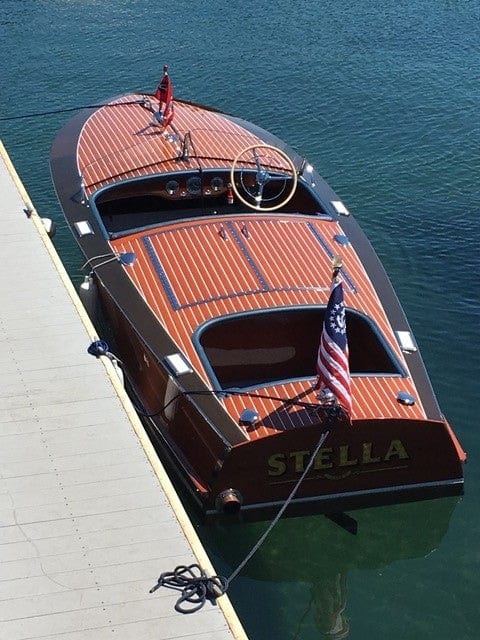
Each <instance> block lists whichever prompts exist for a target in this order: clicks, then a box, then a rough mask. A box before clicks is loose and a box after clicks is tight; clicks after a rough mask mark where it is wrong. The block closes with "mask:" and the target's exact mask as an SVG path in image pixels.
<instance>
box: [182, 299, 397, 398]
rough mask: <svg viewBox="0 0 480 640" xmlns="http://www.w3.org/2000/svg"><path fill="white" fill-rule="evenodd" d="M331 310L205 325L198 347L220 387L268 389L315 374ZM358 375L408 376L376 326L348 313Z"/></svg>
mask: <svg viewBox="0 0 480 640" xmlns="http://www.w3.org/2000/svg"><path fill="white" fill-rule="evenodd" d="M324 314H325V308H322V307H311V306H309V307H289V308H277V309H266V310H261V311H255V312H247V313H239V314H234V315H230V316H227V317H223V318H220V319H215V320H212V321H209V322H207V323H205V324H204V325H203V326H202V327H200V328H199V329H198V330H197V332H196V334H195V336H194V343H195V346H196V348H197V351H198V352H199V353H200V355H201V357H202V361H203V363H204V366H205V368H206V370H207V372H208V374H209V375H210V377H211V379H212V382H213V383H214V384H215V385H216V387H217V388H218V389H221V390H228V389H237V388H254V387H265V386H269V385H273V384H279V383H281V382H286V381H291V380H299V379H308V378H312V377H314V375H315V361H316V357H317V351H318V343H319V338H320V330H321V327H322V324H323V317H324ZM346 324H347V337H348V344H349V347H350V358H349V360H350V373H351V375H352V376H404V375H405V371H404V370H403V367H402V366H401V364H400V363H399V361H398V359H397V357H396V356H395V354H394V353H393V351H392V350H391V348H390V347H389V345H388V343H387V342H386V340H385V339H384V338H383V336H382V334H381V332H380V330H379V329H378V328H377V326H376V325H375V323H374V322H373V321H372V320H371V319H370V318H369V317H368V316H366V315H364V314H362V313H359V312H358V311H354V310H352V309H347V310H346Z"/></svg>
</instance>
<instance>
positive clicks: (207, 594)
mask: <svg viewBox="0 0 480 640" xmlns="http://www.w3.org/2000/svg"><path fill="white" fill-rule="evenodd" d="M227 586H228V585H227V581H226V579H225V578H224V577H222V576H207V574H206V573H205V571H204V570H203V569H202V568H201V567H200V565H198V564H191V565H189V566H186V565H179V566H178V567H176V568H175V569H174V570H173V571H165V572H164V573H161V574H160V576H159V578H158V581H157V584H155V585H154V586H153V587H152V588H151V589H150V591H149V593H154V592H155V591H156V590H157V589H159V588H160V587H167V588H168V589H174V590H175V591H180V592H181V596H180V597H179V598H178V600H177V602H176V603H175V611H178V613H195V611H198V610H199V609H201V608H202V607H203V605H204V604H205V602H206V601H207V600H208V601H209V602H210V603H211V604H213V605H215V604H216V599H217V598H219V597H220V596H222V595H223V594H224V593H225V591H226V590H227Z"/></svg>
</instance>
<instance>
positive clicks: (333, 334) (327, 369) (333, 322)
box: [316, 277, 352, 416]
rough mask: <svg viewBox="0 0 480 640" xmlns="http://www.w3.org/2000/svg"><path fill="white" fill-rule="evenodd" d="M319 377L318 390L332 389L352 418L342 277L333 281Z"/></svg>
mask: <svg viewBox="0 0 480 640" xmlns="http://www.w3.org/2000/svg"><path fill="white" fill-rule="evenodd" d="M317 375H318V379H317V384H316V388H317V389H325V388H326V389H329V390H330V391H331V392H332V393H333V395H334V396H335V398H336V399H337V402H338V404H340V405H341V406H342V407H343V408H344V409H345V411H346V412H347V413H348V415H349V416H350V415H351V413H352V392H351V388H350V367H349V365H348V343H347V326H346V322H345V303H344V301H343V286H342V280H341V278H340V277H336V278H335V279H334V280H333V282H332V287H331V289H330V298H329V300H328V304H327V308H326V310H325V317H324V320H323V329H322V336H321V339H320V346H319V348H318V356H317Z"/></svg>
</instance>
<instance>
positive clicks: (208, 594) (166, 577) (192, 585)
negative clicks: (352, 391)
mask: <svg viewBox="0 0 480 640" xmlns="http://www.w3.org/2000/svg"><path fill="white" fill-rule="evenodd" d="M88 352H89V353H90V354H91V355H94V356H96V357H97V358H98V357H100V356H107V357H108V358H110V359H111V360H116V361H117V362H118V363H119V364H120V365H122V362H121V360H119V359H118V358H117V357H116V356H115V355H114V354H113V353H111V352H110V351H109V348H108V344H107V343H106V342H105V341H103V340H97V341H96V342H93V343H92V344H91V345H90V346H89V347H88ZM218 393H222V392H219V391H217V390H214V389H209V390H206V391H182V392H179V393H178V394H176V395H175V396H174V397H173V398H172V399H171V400H170V401H169V402H168V403H167V404H166V405H164V406H163V407H162V408H161V409H160V410H159V411H157V412H156V413H154V414H145V413H141V412H140V411H138V408H137V407H136V406H135V405H134V408H135V409H136V410H137V411H138V412H139V413H140V415H143V416H144V417H153V416H155V415H158V414H159V413H161V412H162V411H164V410H165V409H166V408H167V407H168V406H169V404H171V403H172V402H174V401H175V400H176V399H177V398H179V397H181V396H183V395H185V396H187V395H196V394H218ZM223 393H232V394H235V395H237V394H238V395H246V396H249V397H252V396H253V397H255V396H257V394H255V393H252V392H245V393H243V392H242V391H241V390H237V389H235V390H227V391H225V392H223ZM258 397H262V398H265V397H269V398H270V399H272V400H277V401H280V402H281V401H283V402H285V403H290V404H300V405H301V406H304V407H310V408H316V409H319V408H320V407H319V406H318V405H313V404H312V403H306V402H300V401H295V400H290V399H284V398H277V397H275V396H265V395H261V394H258ZM322 408H323V409H324V410H325V411H326V413H327V418H328V419H327V424H326V426H327V427H328V426H330V425H331V424H332V423H333V421H334V420H335V419H336V418H338V415H339V413H340V412H342V411H343V409H342V407H340V406H329V407H322ZM329 434H330V429H327V430H324V431H322V433H321V434H320V438H319V440H318V442H317V444H316V445H315V448H314V449H313V451H312V453H311V455H310V458H309V460H308V462H307V465H306V466H305V469H304V470H303V473H302V475H301V476H300V478H299V479H298V480H297V482H296V483H295V486H294V487H293V489H292V490H291V492H290V494H289V495H288V497H287V498H286V500H285V502H284V503H283V504H282V506H281V507H280V509H279V510H278V513H277V514H276V516H275V518H274V519H273V520H272V522H271V523H270V524H269V526H268V527H267V529H266V530H265V532H264V533H263V534H262V535H261V536H260V538H259V539H258V540H257V542H256V543H255V544H254V545H253V547H252V548H251V549H250V551H249V552H248V553H247V555H246V556H245V558H244V559H243V560H242V562H240V564H239V565H238V566H237V568H236V569H235V570H234V571H233V572H232V573H231V574H230V575H229V576H228V578H225V577H224V576H218V575H214V576H208V575H207V574H206V573H205V571H204V570H203V569H202V568H201V567H200V566H199V565H198V564H191V565H188V566H187V565H178V566H177V567H176V568H175V569H174V570H173V571H165V572H163V573H161V574H160V576H159V577H158V580H157V582H156V584H155V585H154V586H153V587H152V588H151V589H150V591H149V593H154V592H155V591H156V590H157V589H159V588H160V587H167V588H168V589H174V590H175V591H180V592H181V595H180V597H179V598H178V600H177V601H176V603H175V610H176V611H178V612H179V613H194V612H195V611H198V610H199V609H201V608H202V607H203V606H204V604H205V602H206V601H207V600H209V601H210V602H211V603H212V604H215V601H216V599H217V598H219V597H220V596H222V595H223V594H224V593H225V592H226V591H227V589H228V588H229V586H230V584H231V583H232V581H233V580H235V578H236V577H237V576H238V574H239V573H240V572H241V571H242V569H243V568H244V567H245V565H246V564H248V562H249V561H250V560H251V559H252V557H253V556H254V555H255V553H256V552H257V551H258V550H259V549H260V547H261V546H262V544H263V543H264V542H265V540H266V539H267V537H268V536H269V535H270V533H271V531H272V529H273V528H274V527H275V525H276V524H277V523H278V521H279V520H280V518H281V517H282V516H283V514H284V513H285V511H286V509H287V508H288V506H289V504H290V503H291V501H292V500H293V498H294V497H295V495H296V493H297V491H298V489H299V488H300V486H301V484H302V482H303V481H304V479H305V477H306V475H307V474H308V472H309V471H310V469H311V468H312V465H313V463H314V461H315V457H316V456H317V454H318V452H319V451H320V449H321V447H322V445H323V444H324V442H325V440H326V439H327V437H328V435H329Z"/></svg>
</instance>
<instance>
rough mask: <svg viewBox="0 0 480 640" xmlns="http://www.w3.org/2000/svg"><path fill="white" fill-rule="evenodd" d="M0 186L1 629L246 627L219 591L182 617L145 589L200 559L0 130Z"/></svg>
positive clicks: (87, 634) (25, 633)
mask: <svg viewBox="0 0 480 640" xmlns="http://www.w3.org/2000/svg"><path fill="white" fill-rule="evenodd" d="M0 192H1V193H2V201H1V203H0V215H1V220H2V229H3V238H4V250H3V256H2V257H3V259H2V270H1V272H0V291H1V301H2V307H1V313H0V329H1V331H0V346H1V348H0V638H2V639H5V640H7V639H8V640H27V639H33V638H43V639H48V640H54V639H55V638H68V640H93V639H95V640H98V639H101V638H107V637H108V638H117V639H119V640H120V639H121V640H129V639H132V640H133V639H135V640H149V639H152V640H162V639H167V638H175V639H182V638H192V637H195V638H196V639H198V640H201V639H204V640H207V639H208V640H214V639H215V640H227V639H229V638H232V637H236V638H239V639H240V638H245V635H244V632H243V630H242V627H241V625H240V624H239V622H238V620H237V619H236V616H235V614H234V612H233V610H232V608H231V605H230V604H229V601H228V599H227V598H226V597H225V596H224V597H222V598H221V599H220V600H219V604H220V605H221V607H212V606H210V605H209V604H207V605H206V607H204V609H202V610H201V611H200V612H198V613H196V614H194V615H192V616H182V615H181V614H178V613H176V612H175V611H174V610H173V605H174V602H175V600H176V597H177V594H176V593H175V592H172V591H169V590H166V589H165V590H162V589H161V590H159V591H157V592H156V594H154V595H150V594H149V593H148V590H149V588H150V587H151V586H152V585H153V584H154V583H155V582H156V579H157V577H158V575H159V573H160V572H162V571H166V570H171V569H173V568H174V567H175V566H176V565H177V564H184V563H186V564H190V563H192V562H195V561H197V559H198V561H199V562H200V564H202V566H204V567H205V568H206V569H207V570H208V568H209V562H208V558H207V557H206V555H205V552H204V551H203V549H202V547H201V546H200V544H199V542H198V539H197V538H196V535H195V533H194V532H193V529H192V527H191V525H190V523H189V521H188V519H187V518H186V516H185V513H184V512H183V509H182V508H181V506H180V504H179V502H178V499H177V498H176V496H175V494H174V492H173V491H172V488H171V485H170V484H169V482H168V479H167V478H166V476H165V474H164V472H163V470H162V468H161V466H160V465H159V463H158V461H156V459H155V456H154V454H153V452H152V450H151V448H150V446H149V443H148V440H147V439H146V438H145V436H144V433H143V430H142V427H141V425H140V423H139V422H138V419H137V418H136V416H135V414H134V413H133V412H132V411H131V409H130V410H129V409H128V406H129V405H128V400H127V399H126V397H125V394H124V392H123V390H122V388H121V386H120V385H119V383H118V381H115V378H114V377H112V378H109V377H108V376H107V375H106V371H105V368H106V370H107V372H108V373H109V374H110V375H112V369H111V366H110V365H109V363H108V362H107V363H105V367H104V366H103V364H102V362H101V361H99V360H95V359H94V358H92V357H91V356H89V355H87V353H86V347H87V346H88V344H89V342H90V340H91V339H92V336H93V328H92V327H91V325H90V324H89V322H88V319H87V318H86V317H85V315H84V313H83V311H82V309H81V307H80V306H79V305H78V298H77V297H76V294H75V292H74V291H73V289H72V287H71V284H69V281H68V279H67V277H66V274H65V273H64V271H63V268H62V266H61V264H60V262H59V260H58V258H57V257H56V254H55V253H54V251H52V249H51V245H50V243H49V241H48V239H47V238H46V237H45V232H44V231H43V230H42V228H41V223H40V221H39V219H38V217H37V214H36V213H34V214H33V216H32V218H31V219H28V218H27V216H26V215H25V213H24V211H23V209H24V207H25V203H26V202H27V199H28V198H27V196H26V194H25V192H24V190H23V188H22V187H21V185H20V183H19V182H18V181H17V177H16V174H15V172H14V170H13V167H11V165H10V164H9V161H8V158H7V156H6V153H5V152H4V150H3V147H2V146H1V143H0ZM49 247H50V248H49ZM55 267H56V268H55ZM61 278H63V279H64V283H63V284H62V280H61ZM64 284H65V286H66V287H67V289H66V288H65V287H64ZM69 294H70V295H69ZM77 305H78V306H77ZM81 319H83V322H84V323H85V324H82V320H81ZM123 403H125V404H123ZM125 407H127V409H125ZM142 445H143V446H142ZM147 455H148V456H149V458H150V463H149V460H148V459H147ZM151 465H153V467H152V466H151ZM159 480H160V481H161V484H160V482H159ZM172 504H173V506H174V507H175V511H174V510H173V508H172ZM177 519H179V520H177ZM179 522H180V523H181V525H182V526H180V524H179Z"/></svg>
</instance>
